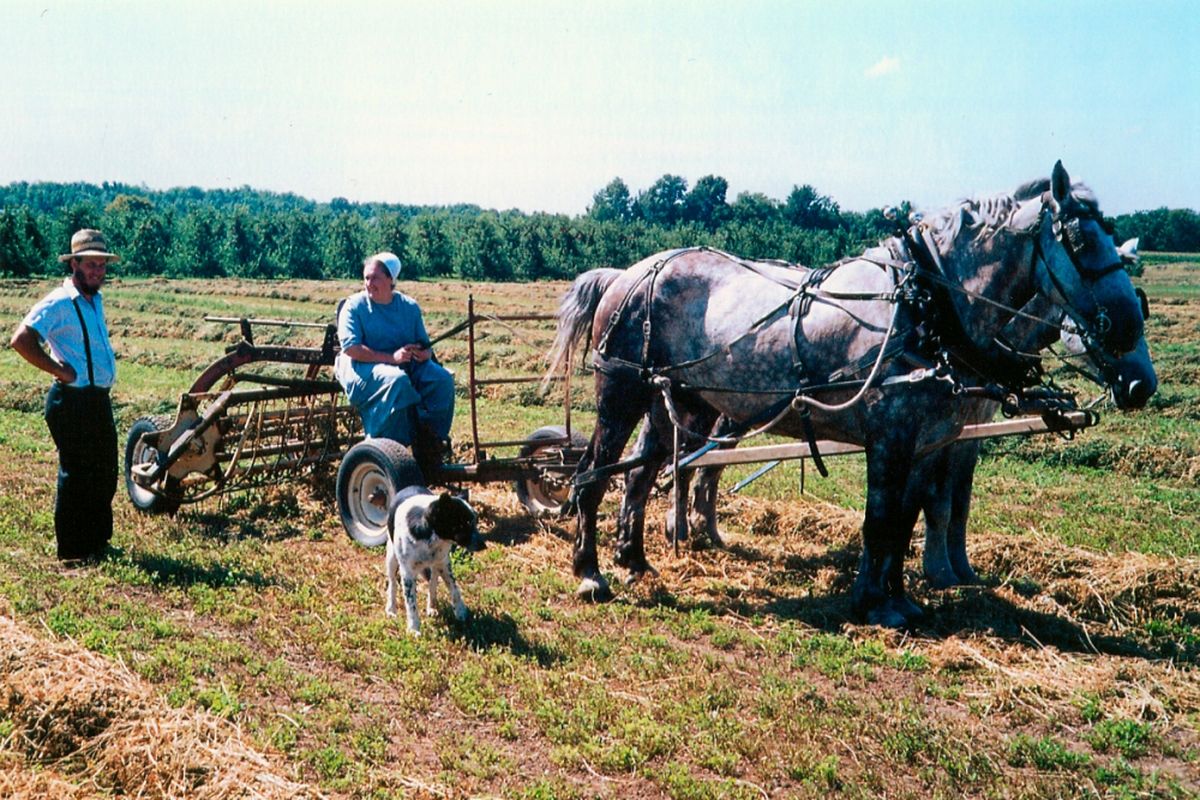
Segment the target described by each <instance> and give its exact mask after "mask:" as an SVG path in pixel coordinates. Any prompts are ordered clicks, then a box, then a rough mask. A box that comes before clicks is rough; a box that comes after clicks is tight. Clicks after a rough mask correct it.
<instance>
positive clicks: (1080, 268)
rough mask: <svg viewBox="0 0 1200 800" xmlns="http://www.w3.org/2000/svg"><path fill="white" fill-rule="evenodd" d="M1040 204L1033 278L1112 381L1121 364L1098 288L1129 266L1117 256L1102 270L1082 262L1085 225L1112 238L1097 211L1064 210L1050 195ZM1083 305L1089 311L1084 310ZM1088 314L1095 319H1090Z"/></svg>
mask: <svg viewBox="0 0 1200 800" xmlns="http://www.w3.org/2000/svg"><path fill="white" fill-rule="evenodd" d="M1041 201H1042V209H1041V212H1040V213H1039V215H1038V223H1037V225H1036V226H1035V227H1034V229H1033V230H1032V231H1031V232H1030V233H1031V236H1032V240H1033V253H1032V261H1033V268H1034V274H1035V275H1037V276H1038V277H1039V279H1042V280H1040V281H1039V282H1041V283H1043V284H1044V285H1046V286H1047V287H1048V289H1049V292H1048V294H1049V295H1050V296H1051V300H1052V301H1053V302H1054V303H1055V304H1057V305H1059V306H1060V307H1061V308H1062V309H1063V311H1064V312H1065V313H1066V316H1067V317H1068V318H1069V319H1070V320H1071V322H1072V323H1073V327H1074V333H1076V334H1077V335H1078V336H1079V337H1080V339H1081V340H1082V342H1083V345H1084V347H1085V348H1086V349H1087V352H1088V355H1089V356H1091V358H1092V360H1093V361H1094V362H1095V363H1096V365H1097V366H1098V367H1099V368H1100V371H1101V372H1102V373H1103V374H1104V376H1105V378H1106V379H1108V378H1109V377H1111V376H1112V375H1115V371H1116V362H1117V359H1116V358H1115V357H1113V355H1112V354H1110V353H1109V351H1108V350H1107V349H1106V347H1105V341H1106V340H1107V338H1108V336H1109V334H1110V333H1111V331H1112V319H1111V318H1110V317H1109V314H1108V309H1107V308H1105V307H1104V306H1103V305H1101V304H1100V302H1099V301H1098V300H1097V299H1096V295H1095V292H1094V289H1093V287H1094V286H1095V284H1096V283H1097V282H1098V281H1100V280H1101V279H1102V278H1104V277H1105V276H1107V275H1110V274H1112V273H1114V272H1117V271H1118V270H1123V269H1124V268H1125V265H1124V263H1123V262H1122V261H1121V258H1120V256H1119V255H1116V254H1115V252H1114V255H1115V256H1116V257H1115V259H1114V260H1113V261H1111V262H1109V263H1107V264H1104V265H1102V266H1099V267H1089V266H1087V265H1086V264H1085V263H1084V262H1083V259H1082V257H1081V255H1080V250H1081V249H1082V247H1083V245H1082V242H1083V236H1084V234H1083V231H1082V223H1083V222H1084V221H1088V220H1090V221H1093V222H1095V223H1096V224H1098V225H1099V226H1100V227H1101V228H1102V229H1103V230H1104V231H1105V232H1106V233H1109V234H1110V235H1111V233H1112V230H1111V227H1110V226H1109V225H1108V223H1107V222H1105V220H1104V218H1103V217H1102V216H1101V215H1100V213H1099V212H1098V211H1096V210H1093V209H1092V208H1090V207H1089V206H1087V205H1085V204H1083V203H1080V202H1078V201H1072V200H1070V199H1067V200H1066V201H1064V202H1063V203H1061V204H1060V203H1058V202H1056V201H1055V200H1054V199H1053V197H1051V196H1050V193H1049V192H1046V193H1043V195H1042V198H1041ZM1047 234H1048V235H1047ZM1050 239H1053V241H1054V242H1055V243H1057V244H1058V246H1059V247H1060V248H1061V250H1062V252H1063V253H1064V254H1065V255H1066V260H1067V263H1068V264H1070V267H1071V268H1070V269H1068V268H1066V267H1065V266H1064V265H1063V263H1062V259H1059V258H1054V257H1053V256H1052V255H1051V254H1050V253H1048V252H1047V244H1048V242H1049V240H1050ZM1080 299H1082V300H1083V305H1085V306H1087V307H1089V308H1086V309H1085V308H1081V303H1080ZM1089 310H1090V312H1091V313H1088V312H1089Z"/></svg>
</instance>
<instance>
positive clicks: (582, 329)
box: [542, 267, 625, 389]
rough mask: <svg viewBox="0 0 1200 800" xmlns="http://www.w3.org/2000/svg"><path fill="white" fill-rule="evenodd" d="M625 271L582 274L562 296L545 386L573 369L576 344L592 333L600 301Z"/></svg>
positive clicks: (611, 269) (613, 270) (602, 270)
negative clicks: (556, 333) (556, 332)
mask: <svg viewBox="0 0 1200 800" xmlns="http://www.w3.org/2000/svg"><path fill="white" fill-rule="evenodd" d="M624 272H625V271H624V270H620V269H613V268H612V267H601V268H599V269H593V270H589V271H587V272H585V273H583V274H582V275H580V276H579V277H578V278H576V279H575V282H574V283H572V284H571V288H570V290H568V291H567V293H566V295H564V296H563V299H562V302H560V303H559V305H558V312H557V313H556V314H555V317H556V318H557V319H558V335H557V336H555V337H554V345H553V346H552V347H551V348H550V352H549V354H548V355H547V356H546V358H547V360H548V361H549V362H550V367H549V368H548V369H547V370H546V377H545V379H544V380H543V381H542V386H543V389H544V388H545V387H546V386H548V385H549V383H550V381H551V380H552V379H553V378H554V376H556V375H559V374H561V373H563V372H565V370H568V369H570V367H571V356H572V354H573V353H574V351H575V345H576V343H577V342H578V341H579V340H580V339H582V338H583V337H584V335H585V334H586V335H588V336H590V334H591V330H592V318H593V317H595V316H596V309H597V308H598V307H599V305H600V300H601V299H602V298H603V297H604V293H605V292H607V291H608V288H609V287H610V286H612V285H613V283H614V282H615V281H616V280H617V278H619V277H621V275H622V274H623V273H624ZM588 344H589V345H590V344H591V342H590V341H589V342H588Z"/></svg>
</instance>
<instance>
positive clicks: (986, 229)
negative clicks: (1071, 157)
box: [925, 178, 1099, 255]
mask: <svg viewBox="0 0 1200 800" xmlns="http://www.w3.org/2000/svg"><path fill="white" fill-rule="evenodd" d="M1049 189H1050V179H1049V178H1036V179H1034V180H1031V181H1027V182H1026V183H1023V184H1021V185H1020V186H1018V187H1017V190H1016V191H1015V192H1013V193H1012V194H1009V193H1007V192H1000V193H998V194H994V195H989V196H987V197H972V198H968V199H964V200H960V201H959V202H958V203H956V204H954V205H952V206H950V207H948V208H945V209H942V210H941V211H938V212H936V213H934V214H931V215H930V216H928V217H926V218H925V224H926V225H928V226H929V229H930V233H932V234H933V240H934V242H936V243H937V247H938V250H939V251H940V252H941V253H942V254H943V255H945V254H947V253H949V252H950V250H951V249H953V247H954V243H955V242H956V241H957V240H958V237H959V236H960V235H961V234H962V232H963V226H964V225H965V226H966V227H967V228H968V229H969V230H971V231H974V234H975V235H974V237H973V239H979V238H982V237H985V236H989V235H992V234H994V233H996V232H998V231H1000V230H1004V229H1013V225H1012V217H1013V214H1015V213H1016V210H1017V207H1018V206H1019V205H1020V204H1021V203H1023V202H1025V201H1026V200H1032V199H1033V198H1035V197H1039V196H1041V195H1042V193H1044V192H1047V191H1049ZM1071 199H1072V200H1074V201H1076V202H1078V203H1082V204H1084V205H1086V206H1090V207H1091V208H1092V209H1094V210H1096V211H1097V212H1098V211H1099V201H1097V200H1096V195H1095V194H1094V193H1093V192H1092V190H1091V189H1090V188H1088V186H1087V185H1086V184H1084V183H1074V184H1072V185H1071Z"/></svg>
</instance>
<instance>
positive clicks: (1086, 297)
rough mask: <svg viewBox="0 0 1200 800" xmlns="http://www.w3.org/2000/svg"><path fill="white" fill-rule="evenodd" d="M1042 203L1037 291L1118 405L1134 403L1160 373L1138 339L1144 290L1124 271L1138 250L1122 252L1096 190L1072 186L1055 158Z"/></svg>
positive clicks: (1151, 389)
mask: <svg viewBox="0 0 1200 800" xmlns="http://www.w3.org/2000/svg"><path fill="white" fill-rule="evenodd" d="M1042 204H1043V208H1042V212H1041V216H1040V221H1039V224H1038V228H1037V230H1036V234H1035V236H1036V239H1035V245H1034V246H1035V256H1036V265H1035V269H1036V273H1037V281H1038V285H1039V291H1040V292H1041V293H1042V294H1044V295H1045V296H1046V297H1049V298H1051V299H1052V301H1053V302H1054V303H1055V304H1056V305H1058V306H1059V307H1061V308H1062V309H1063V311H1064V313H1065V315H1066V318H1067V320H1069V322H1067V323H1066V324H1065V327H1066V328H1068V329H1069V330H1070V333H1071V335H1073V336H1075V337H1077V339H1078V342H1077V343H1076V344H1075V345H1074V346H1075V347H1076V348H1079V349H1081V350H1082V351H1084V352H1086V353H1087V356H1088V358H1089V359H1090V360H1091V361H1092V363H1093V364H1094V365H1095V367H1096V369H1097V371H1098V372H1099V375H1100V378H1101V380H1102V382H1103V383H1104V384H1106V385H1108V387H1109V388H1110V389H1111V390H1112V393H1113V398H1114V399H1115V400H1116V402H1117V405H1118V406H1119V407H1120V408H1140V407H1142V406H1144V405H1145V404H1146V402H1147V401H1148V400H1149V399H1150V396H1151V395H1153V394H1154V391H1155V390H1156V389H1157V386H1158V379H1157V376H1156V375H1155V374H1154V365H1153V364H1152V363H1151V360H1150V353H1149V350H1148V348H1147V347H1146V341H1145V338H1144V333H1145V317H1146V313H1147V310H1148V309H1146V308H1145V305H1146V304H1145V295H1144V294H1139V293H1138V291H1137V290H1136V289H1134V286H1133V282H1132V281H1131V280H1130V277H1129V273H1128V272H1126V270H1125V264H1126V263H1127V261H1128V260H1129V259H1131V258H1136V249H1134V250H1133V251H1132V254H1131V253H1130V252H1128V250H1127V252H1126V254H1125V255H1123V254H1122V252H1121V250H1119V249H1118V248H1117V244H1116V241H1115V240H1114V239H1113V235H1112V229H1111V228H1110V227H1109V226H1108V224H1107V223H1106V222H1105V220H1104V218H1103V216H1102V215H1101V213H1100V208H1099V205H1098V204H1097V203H1096V200H1095V197H1094V196H1093V195H1092V194H1091V192H1090V191H1088V190H1087V189H1086V187H1082V186H1078V185H1077V186H1075V187H1072V185H1071V179H1070V176H1068V175H1067V171H1066V170H1065V169H1063V166H1062V162H1061V161H1060V162H1058V163H1056V164H1055V165H1054V172H1053V174H1052V175H1051V177H1050V180H1049V181H1048V188H1047V190H1046V191H1045V192H1044V193H1043V195H1042ZM1127 246H1128V243H1127ZM1135 247H1136V246H1135Z"/></svg>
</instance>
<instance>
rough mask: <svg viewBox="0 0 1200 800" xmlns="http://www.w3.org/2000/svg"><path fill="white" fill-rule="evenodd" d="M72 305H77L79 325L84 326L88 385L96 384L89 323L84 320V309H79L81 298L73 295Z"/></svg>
mask: <svg viewBox="0 0 1200 800" xmlns="http://www.w3.org/2000/svg"><path fill="white" fill-rule="evenodd" d="M71 305H73V306H75V313H76V314H77V315H78V316H79V327H81V328H83V349H84V350H86V351H87V361H88V386H95V385H96V376H95V375H94V374H93V373H92V340H91V337H89V336H88V329H87V323H85V322H84V321H83V311H81V310H80V309H79V298H78V297H72V298H71Z"/></svg>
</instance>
